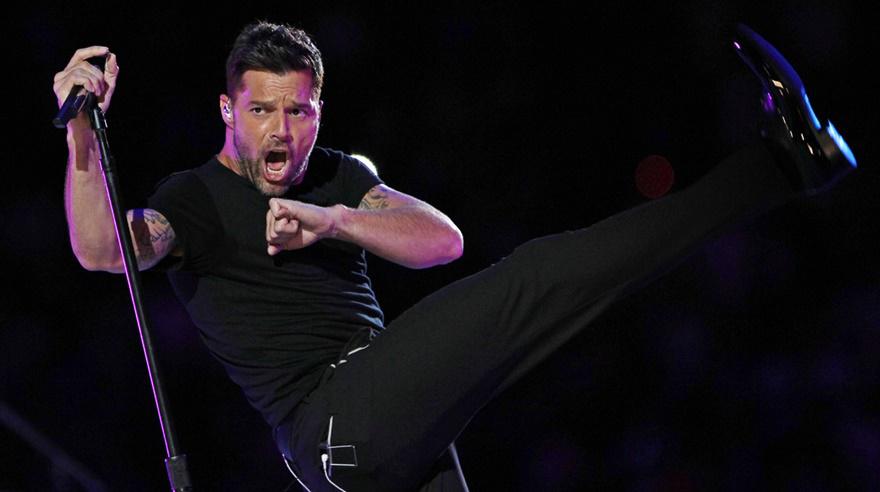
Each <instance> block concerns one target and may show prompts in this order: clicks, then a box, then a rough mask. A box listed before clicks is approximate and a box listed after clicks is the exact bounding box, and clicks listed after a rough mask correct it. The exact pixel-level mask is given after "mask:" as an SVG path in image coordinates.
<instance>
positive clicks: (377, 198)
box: [358, 186, 388, 210]
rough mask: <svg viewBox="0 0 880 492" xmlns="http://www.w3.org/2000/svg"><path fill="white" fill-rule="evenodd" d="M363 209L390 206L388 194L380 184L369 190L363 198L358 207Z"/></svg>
mask: <svg viewBox="0 0 880 492" xmlns="http://www.w3.org/2000/svg"><path fill="white" fill-rule="evenodd" d="M358 208H360V209H362V210H379V209H383V208H388V194H387V193H385V192H383V191H382V190H381V189H380V188H379V187H378V186H377V187H374V188H372V189H371V190H370V191H368V192H367V195H366V196H365V197H364V198H363V200H361V204H360V206H359V207H358Z"/></svg>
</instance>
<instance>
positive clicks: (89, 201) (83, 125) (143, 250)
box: [54, 46, 180, 273]
mask: <svg viewBox="0 0 880 492" xmlns="http://www.w3.org/2000/svg"><path fill="white" fill-rule="evenodd" d="M95 56H105V57H107V62H106V66H105V68H104V71H103V73H102V72H101V70H100V69H98V68H97V67H95V66H93V65H91V64H89V63H88V61H87V60H88V59H89V58H92V57H95ZM118 73H119V66H118V65H117V63H116V56H115V55H113V54H111V53H110V51H109V49H107V48H106V47H102V46H93V47H90V48H83V49H81V50H78V51H77V52H76V53H75V54H74V55H73V57H72V58H71V60H70V63H69V64H68V65H67V67H65V69H64V70H62V71H61V72H59V73H58V74H56V76H55V85H54V90H55V95H56V96H57V98H58V104H59V106H60V105H61V104H62V103H63V102H64V99H65V98H66V97H67V94H68V93H69V92H70V90H71V89H72V87H73V86H75V85H81V86H83V87H85V88H86V89H87V90H89V91H91V92H93V93H95V95H96V96H98V102H99V105H100V107H101V109H102V110H103V111H105V112H106V111H107V109H108V108H109V105H110V98H111V96H112V94H113V91H114V89H115V87H116V77H117V76H118ZM67 149H68V162H67V181H66V185H65V200H64V205H65V210H66V212H67V224H68V228H69V232H70V244H71V246H72V247H73V252H74V254H75V255H76V257H77V259H78V260H79V262H80V264H81V265H82V266H83V267H84V268H86V269H87V270H103V271H108V272H116V273H121V272H123V271H124V267H123V263H122V256H121V254H120V251H119V246H118V243H117V240H116V230H115V226H114V223H113V215H112V213H111V210H110V204H109V201H108V198H107V192H106V188H105V186H104V175H103V172H102V171H101V164H100V152H99V148H98V142H97V138H96V137H95V133H94V131H92V129H91V125H90V123H89V120H88V116H87V115H86V114H85V113H80V114H79V115H78V116H77V117H76V118H74V119H72V120H71V121H70V122H69V123H68V124H67ZM127 215H128V224H129V228H130V230H131V234H132V237H133V238H134V241H133V243H134V249H135V253H136V255H137V260H138V267H139V268H140V269H141V270H144V269H147V268H150V267H152V266H153V265H155V264H156V263H158V262H159V261H160V260H161V259H162V258H164V257H165V256H166V255H168V254H174V255H179V254H180V252H179V251H175V246H176V243H177V241H176V237H175V235H174V229H172V228H171V224H169V223H168V221H167V220H166V219H165V217H164V216H162V214H160V213H159V212H157V211H155V210H151V209H136V210H129V211H128V214H127Z"/></svg>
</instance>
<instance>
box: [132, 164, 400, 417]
mask: <svg viewBox="0 0 880 492" xmlns="http://www.w3.org/2000/svg"><path fill="white" fill-rule="evenodd" d="M381 182H382V181H381V180H380V179H379V178H378V177H377V176H376V175H375V174H373V173H372V172H371V171H370V170H369V169H368V168H367V167H366V166H364V165H363V164H362V163H361V162H359V161H358V160H356V159H354V158H352V157H351V156H347V155H345V154H343V153H341V152H337V151H333V150H327V149H322V148H319V147H316V148H315V149H314V151H313V152H312V155H311V157H310V159H309V167H308V171H307V172H306V176H305V179H304V180H303V182H302V183H301V184H299V185H296V186H292V187H291V188H290V190H289V191H288V193H287V194H286V195H285V196H284V198H289V199H294V200H299V201H302V202H307V203H312V204H315V205H319V206H330V205H335V204H343V205H346V206H348V207H357V206H358V205H359V204H360V201H361V199H362V198H363V196H364V195H365V194H366V192H367V191H369V189H370V188H372V187H373V186H375V185H377V184H380V183H381ZM148 203H149V207H150V208H152V209H154V210H157V211H158V212H159V213H161V214H162V215H164V216H165V218H167V219H168V221H169V222H170V223H171V226H172V228H173V229H174V232H175V234H176V236H177V241H178V244H180V245H182V246H183V251H184V254H183V257H179V258H178V257H172V256H170V255H169V256H168V257H166V258H165V259H164V260H163V261H162V262H161V263H160V265H159V268H164V269H167V270H168V274H169V278H170V279H171V283H172V285H173V287H174V290H175V293H176V294H177V296H178V298H179V299H180V300H181V302H182V303H183V304H184V305H185V306H186V309H187V311H188V312H189V315H190V317H191V318H192V320H193V323H195V325H196V326H197V327H198V328H199V331H200V334H201V337H202V339H203V340H204V342H205V344H206V345H207V346H208V349H209V350H210V351H211V353H212V354H213V355H214V356H215V357H216V358H217V359H218V360H220V362H221V363H222V364H223V365H224V367H225V368H226V371H227V373H228V374H229V376H230V377H231V378H232V380H233V381H235V382H236V383H237V384H238V385H239V386H241V387H242V389H243V390H244V393H245V395H246V396H247V398H248V400H249V401H250V403H251V404H252V405H253V406H254V407H255V408H256V409H258V410H259V411H260V412H262V414H263V417H264V418H265V419H266V421H267V422H269V424H270V425H272V426H273V427H274V426H275V425H277V424H278V423H279V422H280V421H281V419H283V418H284V417H285V416H286V415H287V414H288V413H289V412H290V411H291V410H292V409H293V408H294V407H295V406H296V404H297V403H298V402H299V401H300V400H301V399H302V398H303V397H304V396H305V395H306V394H308V392H309V391H311V389H313V388H314V387H315V386H316V385H317V383H318V381H319V379H320V376H321V373H322V372H323V370H324V369H325V368H326V367H327V366H328V365H329V364H330V363H332V362H335V360H336V358H337V357H338V356H339V353H340V351H341V350H342V349H343V347H344V346H345V344H346V342H347V341H348V340H349V339H350V338H351V337H352V336H353V335H354V334H355V333H357V332H358V331H360V330H363V329H377V330H378V329H382V326H383V315H382V311H381V309H380V308H379V304H378V303H377V301H376V298H375V295H374V294H373V290H372V287H371V285H370V279H369V277H367V263H366V258H365V256H364V251H363V249H362V248H360V247H358V246H356V245H354V244H351V243H346V242H342V241H336V240H326V239H325V240H322V241H319V242H317V243H315V244H313V245H311V246H309V247H307V248H303V249H301V250H296V251H284V252H281V253H279V254H278V255H275V256H269V254H268V253H267V252H266V248H267V244H266V232H265V231H266V212H267V211H268V210H269V198H268V197H266V196H264V195H263V194H261V193H260V191H259V190H258V189H257V188H256V187H255V186H254V185H253V184H251V182H250V181H248V180H247V179H245V178H243V177H241V176H239V175H238V174H236V173H235V172H233V171H231V170H230V169H228V168H226V167H224V166H223V165H222V164H221V163H220V162H219V161H218V160H217V159H216V158H213V159H211V160H210V161H208V162H207V163H206V164H204V165H202V166H201V167H198V168H196V169H192V170H189V171H184V172H180V173H176V174H173V175H171V176H169V177H168V178H165V180H163V181H162V182H161V183H159V185H158V187H157V189H156V191H155V193H154V194H153V196H152V197H150V199H149V202H148Z"/></svg>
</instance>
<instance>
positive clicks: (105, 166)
mask: <svg viewBox="0 0 880 492" xmlns="http://www.w3.org/2000/svg"><path fill="white" fill-rule="evenodd" d="M79 89H81V88H80V87H78V86H77V87H74V88H73V89H72V90H71V92H70V95H69V96H68V97H67V100H66V101H65V103H64V104H63V105H62V107H61V109H60V110H59V112H58V116H56V117H55V119H54V120H53V121H52V122H53V124H54V125H55V126H56V127H59V128H64V127H65V126H66V125H67V122H68V121H69V120H70V119H71V118H74V117H76V115H77V113H78V112H79V111H80V110H86V111H88V114H89V121H91V124H92V129H93V130H94V131H95V135H96V136H97V138H98V144H99V145H100V150H101V169H102V171H103V172H104V182H105V184H106V187H107V197H108V199H109V200H110V210H111V212H112V213H113V220H114V223H115V227H116V238H117V240H118V242H119V248H120V250H121V251H122V260H123V264H124V266H125V278H126V280H127V282H128V290H129V292H130V294H131V302H132V305H133V307H134V314H135V321H137V325H138V331H139V333H140V337H141V346H142V347H143V349H144V358H145V359H146V362H147V373H148V375H149V377H150V385H151V386H152V389H153V400H154V401H155V402H156V411H157V412H158V414H159V424H160V425H161V426H162V437H163V439H164V441H165V454H166V458H165V469H166V471H167V473H168V481H169V482H170V483H171V490H172V491H173V492H191V491H192V484H191V482H190V477H189V470H188V468H187V464H186V455H185V454H179V453H178V450H177V444H176V442H175V441H176V438H175V435H174V431H173V428H172V425H171V416H170V414H169V412H168V408H167V403H166V398H165V390H164V388H163V386H162V382H161V380H160V377H159V365H158V363H157V361H156V356H155V354H154V350H153V340H152V336H151V335H150V328H149V323H148V322H147V315H146V310H145V309H144V304H143V300H142V297H141V277H140V271H139V270H138V265H137V258H136V257H135V253H134V246H133V244H132V239H131V234H129V232H128V218H127V217H126V214H125V211H124V209H123V208H122V205H121V203H122V199H121V198H120V195H119V189H118V188H119V187H118V183H117V179H116V170H115V166H114V161H113V155H112V154H111V153H110V144H109V142H108V140H107V120H106V118H105V117H104V112H103V111H102V110H101V108H100V107H99V106H98V103H97V100H96V98H95V95H94V94H92V93H87V94H79ZM80 98H85V100H81V99H80Z"/></svg>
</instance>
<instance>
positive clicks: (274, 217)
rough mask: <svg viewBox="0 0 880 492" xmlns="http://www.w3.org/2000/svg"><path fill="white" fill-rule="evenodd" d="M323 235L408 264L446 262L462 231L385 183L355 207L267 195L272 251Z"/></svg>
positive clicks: (458, 250)
mask: <svg viewBox="0 0 880 492" xmlns="http://www.w3.org/2000/svg"><path fill="white" fill-rule="evenodd" d="M323 238H335V239H340V240H342V241H347V242H351V243H354V244H357V245H359V246H361V247H362V248H364V249H366V250H367V251H369V252H371V253H373V254H375V255H377V256H380V257H382V258H385V259H386V260H389V261H392V262H394V263H397V264H400V265H403V266H406V267H410V268H428V267H431V266H434V265H440V264H444V263H449V262H451V261H453V260H455V259H457V258H458V257H460V256H461V254H462V250H463V240H462V235H461V231H459V229H458V227H456V225H455V224H454V223H453V222H452V220H450V219H449V217H447V216H446V215H444V214H443V213H442V212H440V211H439V210H437V209H436V208H434V207H432V206H431V205H429V204H427V203H425V202H423V201H421V200H419V199H417V198H415V197H412V196H409V195H407V194H405V193H401V192H399V191H396V190H394V189H392V188H390V187H388V186H386V185H383V184H380V185H376V186H374V187H373V188H371V189H370V191H368V192H367V194H366V195H364V197H363V199H362V200H361V203H360V206H358V208H357V209H353V208H349V207H346V206H344V205H334V206H332V207H318V206H315V205H310V204H306V203H302V202H298V201H295V200H285V199H280V198H272V199H271V200H269V211H268V213H267V215H266V241H267V242H268V250H269V254H270V255H273V254H277V253H279V252H280V251H282V250H286V249H299V248H304V247H306V246H308V245H310V244H312V243H314V242H315V241H317V240H319V239H323Z"/></svg>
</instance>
